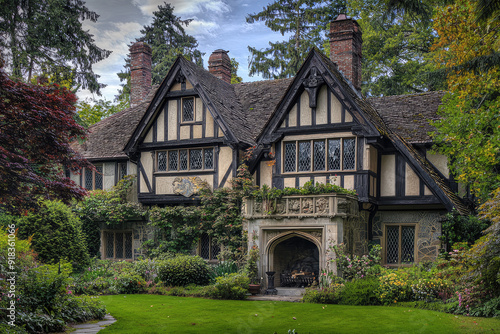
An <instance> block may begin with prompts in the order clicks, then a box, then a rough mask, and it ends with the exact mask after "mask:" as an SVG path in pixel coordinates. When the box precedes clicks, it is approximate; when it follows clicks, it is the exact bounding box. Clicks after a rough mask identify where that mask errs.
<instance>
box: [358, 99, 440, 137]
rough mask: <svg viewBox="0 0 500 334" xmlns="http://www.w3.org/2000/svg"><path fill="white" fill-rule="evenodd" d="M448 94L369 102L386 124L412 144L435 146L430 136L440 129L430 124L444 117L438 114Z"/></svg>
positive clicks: (371, 100)
mask: <svg viewBox="0 0 500 334" xmlns="http://www.w3.org/2000/svg"><path fill="white" fill-rule="evenodd" d="M444 94H445V92H425V93H420V94H408V95H396V96H384V97H374V98H369V99H368V101H369V102H370V103H371V104H372V105H373V106H374V107H375V108H376V109H377V111H378V113H379V114H380V116H381V117H382V119H383V120H384V122H385V124H387V126H388V127H389V128H390V129H391V130H392V131H393V132H395V133H398V134H399V135H400V136H401V137H402V138H403V139H404V140H406V141H407V142H408V143H412V144H416V143H430V142H432V139H431V137H430V136H429V132H433V131H435V130H436V129H435V128H434V127H433V126H432V125H431V124H430V121H434V120H438V119H439V118H440V117H439V116H438V115H437V113H436V111H437V110H438V108H439V106H440V105H441V100H442V99H443V96H444Z"/></svg>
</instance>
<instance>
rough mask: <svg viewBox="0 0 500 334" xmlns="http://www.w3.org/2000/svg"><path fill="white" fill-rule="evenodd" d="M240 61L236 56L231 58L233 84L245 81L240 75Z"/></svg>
mask: <svg viewBox="0 0 500 334" xmlns="http://www.w3.org/2000/svg"><path fill="white" fill-rule="evenodd" d="M239 66H240V63H238V62H237V61H236V58H231V84H239V83H242V82H243V78H242V77H239V76H238V67H239Z"/></svg>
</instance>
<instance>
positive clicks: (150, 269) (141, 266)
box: [133, 259, 162, 283]
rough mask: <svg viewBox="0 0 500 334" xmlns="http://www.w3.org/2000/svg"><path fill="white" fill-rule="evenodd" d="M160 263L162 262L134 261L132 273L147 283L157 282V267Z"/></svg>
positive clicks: (156, 260)
mask: <svg viewBox="0 0 500 334" xmlns="http://www.w3.org/2000/svg"><path fill="white" fill-rule="evenodd" d="M161 263H162V260H158V259H153V260H152V259H142V260H137V261H134V267H133V271H134V272H135V273H136V274H138V275H140V276H141V277H142V278H144V279H145V280H146V281H148V282H155V283H157V282H158V281H159V278H158V266H159V265H160V264H161Z"/></svg>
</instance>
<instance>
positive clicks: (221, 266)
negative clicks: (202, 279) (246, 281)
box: [210, 260, 238, 281]
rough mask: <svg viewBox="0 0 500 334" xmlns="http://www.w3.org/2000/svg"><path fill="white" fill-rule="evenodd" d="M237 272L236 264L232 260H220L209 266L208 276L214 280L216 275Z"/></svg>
mask: <svg viewBox="0 0 500 334" xmlns="http://www.w3.org/2000/svg"><path fill="white" fill-rule="evenodd" d="M237 272H238V265H237V264H236V262H234V261H230V260H229V261H221V262H219V263H218V264H216V265H214V266H212V267H211V268H210V277H211V278H212V280H214V281H215V279H216V278H217V277H220V276H224V275H226V274H233V273H237Z"/></svg>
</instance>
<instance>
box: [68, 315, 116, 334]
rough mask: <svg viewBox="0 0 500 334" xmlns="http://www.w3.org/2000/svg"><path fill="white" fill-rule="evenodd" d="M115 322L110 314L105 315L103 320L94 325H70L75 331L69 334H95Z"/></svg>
mask: <svg viewBox="0 0 500 334" xmlns="http://www.w3.org/2000/svg"><path fill="white" fill-rule="evenodd" d="M115 321H116V319H115V318H113V317H112V316H111V315H110V314H106V316H104V320H101V321H99V322H96V323H84V324H78V325H72V326H71V327H73V328H75V329H76V330H75V331H74V332H71V334H95V333H97V332H99V331H100V330H101V329H103V328H104V327H106V326H109V325H111V324H112V323H114V322H115Z"/></svg>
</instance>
